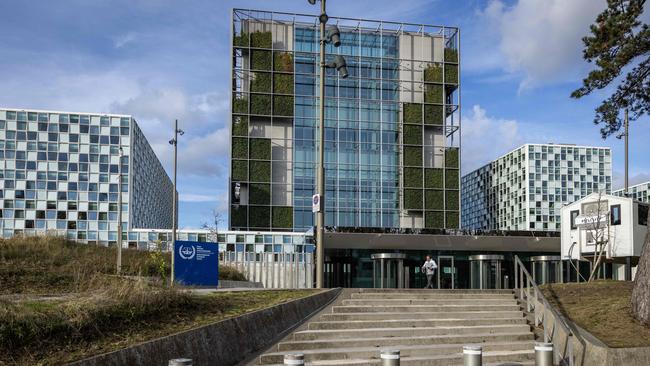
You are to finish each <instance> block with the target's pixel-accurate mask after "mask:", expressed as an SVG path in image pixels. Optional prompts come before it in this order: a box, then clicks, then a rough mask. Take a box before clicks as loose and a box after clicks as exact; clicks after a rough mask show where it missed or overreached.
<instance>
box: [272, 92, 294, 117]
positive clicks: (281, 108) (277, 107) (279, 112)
mask: <svg viewBox="0 0 650 366" xmlns="http://www.w3.org/2000/svg"><path fill="white" fill-rule="evenodd" d="M273 115H275V116H285V117H290V116H293V97H291V96H288V95H274V96H273Z"/></svg>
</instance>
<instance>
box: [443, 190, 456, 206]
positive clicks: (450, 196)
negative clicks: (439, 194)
mask: <svg viewBox="0 0 650 366" xmlns="http://www.w3.org/2000/svg"><path fill="white" fill-rule="evenodd" d="M445 205H446V206H445V209H446V210H448V211H449V210H454V211H457V210H458V191H451V190H446V191H445Z"/></svg>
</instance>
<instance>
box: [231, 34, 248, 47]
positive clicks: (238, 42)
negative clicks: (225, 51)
mask: <svg viewBox="0 0 650 366" xmlns="http://www.w3.org/2000/svg"><path fill="white" fill-rule="evenodd" d="M249 40H250V37H249V35H248V33H246V32H242V33H241V34H240V35H235V36H234V37H233V40H232V44H233V46H235V47H248V44H249Z"/></svg>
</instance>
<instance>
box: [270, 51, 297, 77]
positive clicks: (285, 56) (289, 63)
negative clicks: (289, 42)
mask: <svg viewBox="0 0 650 366" xmlns="http://www.w3.org/2000/svg"><path fill="white" fill-rule="evenodd" d="M273 59H274V60H273V70H275V71H283V72H293V55H292V54H291V53H289V52H275V54H274V55H273Z"/></svg>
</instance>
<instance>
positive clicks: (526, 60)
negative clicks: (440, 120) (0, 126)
mask: <svg viewBox="0 0 650 366" xmlns="http://www.w3.org/2000/svg"><path fill="white" fill-rule="evenodd" d="M605 6H606V2H605V0H571V1H566V0H512V1H503V0H463V1H461V0H433V1H429V0H401V1H400V2H399V6H396V2H395V1H394V0H356V1H349V0H328V1H327V7H328V13H329V14H330V15H331V16H348V17H362V18H366V19H380V20H393V21H404V22H411V23H425V24H436V25H448V26H457V27H460V29H461V50H460V53H461V88H462V89H461V98H462V99H461V103H462V107H461V111H462V120H461V123H462V167H461V168H462V171H463V174H464V173H467V172H469V171H472V170H473V169H476V168H478V167H480V166H482V165H483V164H485V163H487V162H488V161H490V160H491V159H494V158H496V157H498V156H500V155H503V154H504V153H506V152H508V151H510V150H512V149H514V148H516V147H518V146H520V145H522V144H525V143H548V142H554V143H571V144H578V145H593V146H608V147H611V148H612V154H613V161H614V164H613V176H614V189H616V188H621V187H622V186H623V183H622V182H623V175H624V174H623V172H624V149H623V142H622V140H618V139H616V138H615V137H610V138H608V139H606V140H603V139H602V138H601V136H600V132H599V129H600V127H599V126H596V125H594V124H593V118H594V108H595V107H596V106H597V105H598V104H599V102H600V101H601V100H603V99H604V98H606V97H607V96H608V95H609V92H611V89H606V90H604V91H599V92H596V93H594V94H593V95H592V96H588V97H586V98H582V99H579V100H575V99H571V98H570V97H569V95H570V94H571V91H573V90H574V89H576V88H578V87H579V86H580V85H581V80H582V79H583V78H584V77H585V76H586V74H587V72H588V71H589V70H590V67H591V65H590V64H588V63H586V62H585V61H584V60H583V59H582V48H583V44H582V41H581V39H582V37H584V36H585V35H587V33H588V29H589V25H590V24H591V23H592V22H593V21H594V19H595V18H596V15H597V14H598V13H600V12H601V11H602V10H603V9H604V8H605ZM647 7H648V5H646V8H647ZM232 8H251V9H260V10H275V11H287V12H298V13H308V14H316V13H317V8H316V7H315V6H311V5H309V4H308V2H307V1H306V0H292V1H289V0H283V1H278V0H274V1H271V0H263V1H262V0H258V1H244V0H242V1H233V0H219V1H214V0H186V1H182V2H181V1H173V0H113V1H108V0H94V1H86V0H58V1H56V2H54V1H46V0H41V1H36V0H30V1H3V2H1V3H0V14H3V16H2V18H3V21H2V22H0V85H2V89H3V91H2V93H0V108H2V107H6V108H23V109H53V110H62V111H77V112H97V113H123V114H130V115H133V116H134V117H135V119H136V120H137V121H138V124H139V125H140V127H141V129H142V130H143V132H144V134H145V135H146V137H147V139H148V140H149V143H150V144H151V145H152V147H153V149H154V150H155V152H156V154H157V155H158V157H159V159H160V160H161V161H162V163H163V165H164V166H165V168H166V170H167V172H168V173H169V175H170V176H171V173H172V153H173V150H172V147H171V145H169V144H168V141H169V139H170V138H171V137H172V134H173V122H174V119H178V120H179V127H180V128H182V129H183V130H184V131H185V132H186V133H185V135H183V136H182V137H180V138H179V144H178V147H179V155H178V156H179V159H178V160H179V163H178V191H179V200H180V205H179V226H180V227H182V228H197V227H200V226H201V225H202V224H203V223H205V222H210V221H211V220H212V217H213V216H212V215H213V212H215V210H216V212H221V213H222V216H223V217H224V219H225V217H226V215H227V211H228V210H227V204H228V196H227V185H228V184H227V181H228V169H229V161H228V154H229V141H230V137H229V115H228V111H229V87H230V84H229V83H230V80H229V78H230V69H229V67H230V59H229V47H230V28H229V25H230V19H231V9H232ZM643 20H644V22H646V23H647V22H649V20H650V11H648V10H647V9H646V11H645V13H644V14H643ZM630 128H631V131H630V181H631V183H632V184H635V183H640V182H643V181H648V180H650V159H649V158H648V156H649V153H650V147H649V146H648V144H647V141H650V117H648V116H645V117H642V118H641V119H639V120H638V121H634V122H633V123H632V124H631V127H630ZM223 225H225V220H224V221H223V222H222V226H223Z"/></svg>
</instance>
